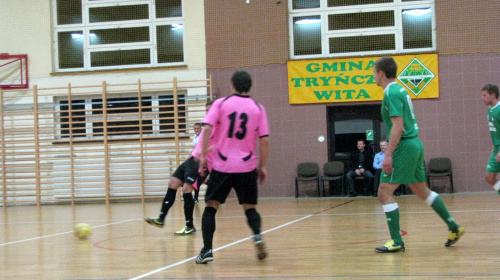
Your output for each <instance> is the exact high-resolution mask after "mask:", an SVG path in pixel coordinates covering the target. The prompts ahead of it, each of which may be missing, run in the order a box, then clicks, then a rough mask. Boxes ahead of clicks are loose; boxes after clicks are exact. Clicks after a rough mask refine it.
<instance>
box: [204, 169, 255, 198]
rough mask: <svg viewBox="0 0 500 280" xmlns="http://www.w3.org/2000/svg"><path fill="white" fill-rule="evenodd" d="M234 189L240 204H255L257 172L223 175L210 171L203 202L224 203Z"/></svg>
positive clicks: (222, 173)
mask: <svg viewBox="0 0 500 280" xmlns="http://www.w3.org/2000/svg"><path fill="white" fill-rule="evenodd" d="M232 188H234V190H235V191H236V195H237V196H238V202H239V203H240V204H257V197H258V195H259V193H258V189H259V188H258V184H257V170H253V171H250V172H246V173H224V172H219V171H217V170H215V169H214V170H212V172H211V173H210V178H209V179H208V183H207V192H206V193H205V201H209V200H215V201H218V202H220V203H224V202H226V198H227V196H228V195H229V192H230V191H231V189H232Z"/></svg>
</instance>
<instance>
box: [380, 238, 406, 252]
mask: <svg viewBox="0 0 500 280" xmlns="http://www.w3.org/2000/svg"><path fill="white" fill-rule="evenodd" d="M404 250H405V243H404V242H401V243H400V244H396V243H394V240H392V239H391V240H389V241H387V242H386V243H385V244H384V246H382V247H377V248H375V251H376V252H377V253H395V252H399V251H404Z"/></svg>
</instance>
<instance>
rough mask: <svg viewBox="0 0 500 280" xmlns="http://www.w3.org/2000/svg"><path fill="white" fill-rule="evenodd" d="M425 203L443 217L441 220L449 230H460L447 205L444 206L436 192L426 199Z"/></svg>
mask: <svg viewBox="0 0 500 280" xmlns="http://www.w3.org/2000/svg"><path fill="white" fill-rule="evenodd" d="M425 202H426V203H427V204H428V205H429V206H431V207H432V209H434V211H435V212H436V213H437V214H438V215H439V217H441V219H442V220H443V221H444V222H445V223H446V225H447V226H448V229H449V230H455V229H457V228H458V225H457V223H456V222H455V220H453V217H451V215H450V213H449V212H448V209H447V208H446V205H444V202H443V200H441V197H439V195H438V194H437V193H435V192H431V194H429V196H428V197H427V198H426V199H425Z"/></svg>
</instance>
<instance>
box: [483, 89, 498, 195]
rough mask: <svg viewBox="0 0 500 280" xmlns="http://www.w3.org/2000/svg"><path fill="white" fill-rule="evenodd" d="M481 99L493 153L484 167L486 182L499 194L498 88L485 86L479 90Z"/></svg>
mask: <svg viewBox="0 0 500 280" xmlns="http://www.w3.org/2000/svg"><path fill="white" fill-rule="evenodd" d="M481 99H482V100H483V102H484V104H486V105H488V106H489V107H488V124H489V127H490V134H491V142H492V143H493V146H494V148H493V153H491V156H490V159H489V161H488V165H487V166H486V178H485V179H486V182H487V183H488V184H490V185H491V186H493V188H494V189H495V190H496V191H497V192H498V193H499V194H500V181H497V173H499V172H500V163H499V161H500V104H499V102H498V87H497V86H496V85H492V84H487V85H485V86H484V87H483V89H482V90H481Z"/></svg>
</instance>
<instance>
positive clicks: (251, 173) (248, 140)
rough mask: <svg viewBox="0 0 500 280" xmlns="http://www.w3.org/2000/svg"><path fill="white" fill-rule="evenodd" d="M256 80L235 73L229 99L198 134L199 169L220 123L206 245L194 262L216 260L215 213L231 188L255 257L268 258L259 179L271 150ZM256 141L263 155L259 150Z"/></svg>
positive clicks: (208, 196) (204, 220) (217, 104)
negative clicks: (254, 89)
mask: <svg viewBox="0 0 500 280" xmlns="http://www.w3.org/2000/svg"><path fill="white" fill-rule="evenodd" d="M251 86H252V78H251V76H250V74H248V73H247V72H245V71H236V72H235V73H234V74H233V76H232V77H231V89H232V91H233V92H234V94H232V95H231V96H229V97H226V98H219V99H218V100H216V101H215V102H214V104H213V105H212V107H211V109H210V111H209V112H208V114H207V115H206V116H205V118H204V119H203V121H202V124H203V132H204V135H203V137H202V138H200V142H201V143H202V146H201V155H200V167H204V166H205V165H206V153H207V149H208V146H209V140H210V135H212V130H213V128H214V126H216V125H217V127H216V129H215V131H214V136H213V137H215V139H216V141H215V144H214V148H213V150H212V151H211V153H212V166H213V170H212V172H211V173H210V178H209V179H208V183H207V192H206V194H205V202H206V207H205V210H204V212H203V216H202V220H201V229H202V232H203V248H202V249H201V252H200V255H199V256H198V257H197V258H196V263H199V264H205V263H207V262H211V261H213V253H212V247H213V236H214V232H215V215H216V213H217V209H218V208H219V206H220V204H222V203H224V202H225V201H226V198H227V196H228V195H229V192H230V191H231V189H232V188H234V190H235V191H236V195H237V197H238V202H239V204H240V205H242V206H243V210H244V212H245V215H246V217H247V222H248V225H249V226H250V228H251V230H252V232H253V234H254V235H253V239H254V242H255V247H256V249H257V258H258V259H259V260H263V259H265V258H266V257H267V252H266V248H265V245H264V241H263V240H262V236H261V234H260V233H261V217H260V214H259V213H258V212H257V210H256V206H257V199H258V183H257V181H259V183H263V182H264V180H265V179H266V176H267V170H266V163H267V156H268V150H269V127H268V121H267V114H266V110H265V108H264V106H262V105H261V104H259V103H257V102H256V101H254V100H253V99H252V98H251V97H250V96H249V95H248V92H249V91H250V88H251ZM257 144H259V145H258V146H259V153H258V154H256V148H257Z"/></svg>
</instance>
